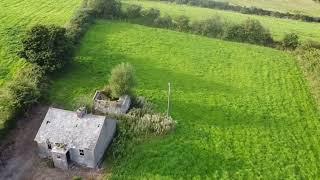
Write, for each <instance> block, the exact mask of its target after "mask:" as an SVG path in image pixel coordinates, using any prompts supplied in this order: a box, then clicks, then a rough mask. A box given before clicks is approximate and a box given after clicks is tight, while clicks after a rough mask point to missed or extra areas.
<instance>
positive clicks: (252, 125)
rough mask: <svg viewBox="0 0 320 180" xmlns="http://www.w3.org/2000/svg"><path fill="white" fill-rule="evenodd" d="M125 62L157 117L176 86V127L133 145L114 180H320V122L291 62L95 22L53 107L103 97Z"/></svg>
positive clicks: (53, 95) (259, 50)
mask: <svg viewBox="0 0 320 180" xmlns="http://www.w3.org/2000/svg"><path fill="white" fill-rule="evenodd" d="M173 7H175V6H173ZM304 28H306V27H304ZM121 62H128V63H130V64H132V65H133V66H134V67H135V69H136V76H137V81H138V84H139V86H138V87H137V88H136V94H137V95H142V96H144V97H146V98H148V99H150V100H151V101H152V102H154V103H155V104H156V106H157V110H158V111H161V112H164V111H165V109H166V98H167V92H166V89H167V83H168V82H171V83H172V85H173V92H172V117H173V118H174V119H175V120H177V122H178V125H177V128H176V131H175V133H172V134H170V135H167V136H166V137H165V138H159V137H157V138H152V139H150V140H149V141H144V142H143V143H142V142H141V143H139V144H137V145H133V144H131V145H130V144H129V145H128V147H127V148H125V149H124V150H123V151H124V154H125V156H123V157H122V159H120V160H117V163H115V164H113V172H112V175H113V177H114V178H123V179H130V178H136V179H141V178H142V177H143V178H173V179H177V178H183V179H191V178H196V179H201V178H205V177H207V178H232V179H235V178H237V179H256V178H259V177H260V178H264V179H285V178H303V179H304V178H306V179H315V178H317V177H319V175H320V174H319V171H318V169H319V168H320V167H319V163H318V162H319V157H318V154H319V153H320V147H319V146H318V143H317V142H318V138H317V137H319V136H320V131H319V128H320V124H319V121H318V119H319V117H320V115H319V113H318V111H317V106H316V105H315V102H314V100H313V97H312V96H311V93H310V92H309V89H308V87H307V86H306V83H305V80H304V78H303V77H302V74H301V72H300V70H299V68H298V66H297V64H296V60H295V58H294V56H292V55H290V54H287V53H286V52H283V51H278V50H275V49H270V48H265V47H259V46H254V45H249V44H240V43H233V42H225V41H221V40H215V39H210V38H205V37H201V36H196V35H191V34H184V33H179V32H173V31H168V30H162V29H154V28H147V27H143V26H139V25H132V24H128V23H122V22H112V21H98V22H97V24H96V25H95V26H94V27H92V28H91V30H90V31H89V32H88V33H87V34H86V36H85V38H84V40H83V42H82V45H81V47H80V49H79V51H78V53H77V56H76V58H75V62H74V63H73V64H72V65H71V67H70V69H69V71H68V72H65V73H63V74H61V75H58V76H57V77H56V78H55V80H54V83H53V86H52V87H51V88H50V92H49V94H50V97H49V98H50V100H51V101H52V102H53V103H54V104H57V105H60V106H62V107H65V108H69V109H71V108H72V107H73V104H74V102H75V101H76V100H77V99H78V98H79V97H83V96H92V95H93V93H94V90H96V89H101V88H103V86H104V85H105V84H106V83H107V79H106V77H107V76H108V74H109V73H110V71H111V69H112V67H114V66H115V65H117V64H119V63H121ZM108 71H109V72H108Z"/></svg>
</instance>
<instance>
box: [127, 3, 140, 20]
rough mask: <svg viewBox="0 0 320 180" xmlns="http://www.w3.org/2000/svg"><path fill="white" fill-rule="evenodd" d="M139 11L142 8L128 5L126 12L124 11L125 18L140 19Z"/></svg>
mask: <svg viewBox="0 0 320 180" xmlns="http://www.w3.org/2000/svg"><path fill="white" fill-rule="evenodd" d="M141 10H142V7H141V6H139V5H135V4H132V5H129V6H128V7H127V11H126V14H127V17H128V18H137V17H140V16H141Z"/></svg>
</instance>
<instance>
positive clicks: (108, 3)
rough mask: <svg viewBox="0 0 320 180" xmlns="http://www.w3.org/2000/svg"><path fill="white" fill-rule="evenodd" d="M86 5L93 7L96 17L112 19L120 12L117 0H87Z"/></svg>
mask: <svg viewBox="0 0 320 180" xmlns="http://www.w3.org/2000/svg"><path fill="white" fill-rule="evenodd" d="M88 7H89V8H91V9H93V10H94V11H95V14H96V15H97V16H98V17H104V18H108V19H112V18H115V17H119V16H120V14H121V2H120V1H117V0H89V2H88Z"/></svg>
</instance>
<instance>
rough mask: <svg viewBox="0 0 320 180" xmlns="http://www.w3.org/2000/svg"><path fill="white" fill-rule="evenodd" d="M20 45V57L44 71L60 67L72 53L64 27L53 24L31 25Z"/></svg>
mask: <svg viewBox="0 0 320 180" xmlns="http://www.w3.org/2000/svg"><path fill="white" fill-rule="evenodd" d="M22 46H23V48H22V51H21V52H20V54H21V57H22V58H25V59H26V60H27V61H28V62H30V63H34V64H37V65H38V66H40V67H41V68H42V69H43V70H44V71H45V72H46V73H51V72H54V71H57V70H59V69H61V68H62V67H63V66H64V65H66V64H67V63H68V61H69V60H70V58H71V54H72V53H71V52H72V48H71V47H72V43H71V41H70V40H69V38H68V37H67V35H66V29H65V28H62V27H58V26H53V25H51V26H44V25H36V26H34V27H32V28H31V29H30V30H28V32H27V34H26V37H25V38H24V39H23V41H22Z"/></svg>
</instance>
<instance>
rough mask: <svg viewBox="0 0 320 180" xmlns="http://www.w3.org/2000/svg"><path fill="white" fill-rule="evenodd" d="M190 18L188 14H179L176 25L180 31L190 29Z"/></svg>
mask: <svg viewBox="0 0 320 180" xmlns="http://www.w3.org/2000/svg"><path fill="white" fill-rule="evenodd" d="M189 22H190V19H189V17H187V16H183V15H182V16H178V17H177V18H176V19H175V25H176V28H177V30H178V31H188V30H189V28H190V27H189Z"/></svg>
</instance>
